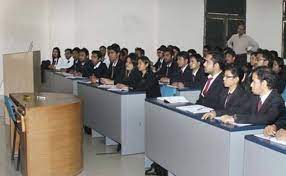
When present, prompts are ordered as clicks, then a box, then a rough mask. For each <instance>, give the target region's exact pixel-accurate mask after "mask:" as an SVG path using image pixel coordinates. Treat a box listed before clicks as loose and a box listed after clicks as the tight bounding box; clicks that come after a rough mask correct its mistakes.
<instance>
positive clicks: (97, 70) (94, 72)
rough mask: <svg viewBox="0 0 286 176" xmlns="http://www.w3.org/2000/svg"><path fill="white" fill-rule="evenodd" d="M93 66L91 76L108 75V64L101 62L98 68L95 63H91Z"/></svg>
mask: <svg viewBox="0 0 286 176" xmlns="http://www.w3.org/2000/svg"><path fill="white" fill-rule="evenodd" d="M91 66H92V72H91V75H90V76H92V75H94V76H95V77H97V78H101V77H104V76H106V74H107V66H106V64H105V63H103V62H100V65H99V66H98V67H97V68H94V67H95V66H96V65H94V64H91Z"/></svg>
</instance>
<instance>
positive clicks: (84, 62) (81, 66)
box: [74, 48, 91, 77]
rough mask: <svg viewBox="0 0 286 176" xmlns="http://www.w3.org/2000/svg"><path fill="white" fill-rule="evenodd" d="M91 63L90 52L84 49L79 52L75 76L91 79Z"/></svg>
mask: <svg viewBox="0 0 286 176" xmlns="http://www.w3.org/2000/svg"><path fill="white" fill-rule="evenodd" d="M90 64H91V62H90V60H89V51H88V50H87V49H86V48H82V49H81V50H80V52H79V61H78V63H77V64H75V67H74V70H75V71H74V75H75V76H80V75H81V76H82V77H89V76H90V72H91V71H90V68H91V66H90Z"/></svg>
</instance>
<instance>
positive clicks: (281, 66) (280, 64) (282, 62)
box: [274, 57, 284, 69]
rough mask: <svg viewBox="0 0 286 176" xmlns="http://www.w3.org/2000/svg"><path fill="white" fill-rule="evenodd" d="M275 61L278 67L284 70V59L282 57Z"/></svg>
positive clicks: (276, 58)
mask: <svg viewBox="0 0 286 176" xmlns="http://www.w3.org/2000/svg"><path fill="white" fill-rule="evenodd" d="M274 61H276V62H277V64H278V66H279V67H280V68H281V69H282V68H284V59H283V58H281V57H275V58H274Z"/></svg>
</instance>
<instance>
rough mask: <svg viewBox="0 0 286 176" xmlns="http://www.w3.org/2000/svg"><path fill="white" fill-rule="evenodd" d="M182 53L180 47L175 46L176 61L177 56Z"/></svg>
mask: <svg viewBox="0 0 286 176" xmlns="http://www.w3.org/2000/svg"><path fill="white" fill-rule="evenodd" d="M180 51H181V50H180V48H179V47H177V46H173V53H174V59H175V61H177V55H178V54H179V52H180Z"/></svg>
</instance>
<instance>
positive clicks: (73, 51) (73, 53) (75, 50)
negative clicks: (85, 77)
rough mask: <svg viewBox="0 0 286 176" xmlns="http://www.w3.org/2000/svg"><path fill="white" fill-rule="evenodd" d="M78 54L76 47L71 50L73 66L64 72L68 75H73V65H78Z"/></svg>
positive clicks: (78, 50)
mask: <svg viewBox="0 0 286 176" xmlns="http://www.w3.org/2000/svg"><path fill="white" fill-rule="evenodd" d="M79 52H80V49H79V48H78V47H75V48H74V49H73V50H72V57H73V59H74V60H73V65H72V66H71V67H70V68H68V69H67V70H66V72H68V73H73V72H74V67H75V64H77V63H78V60H79Z"/></svg>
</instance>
